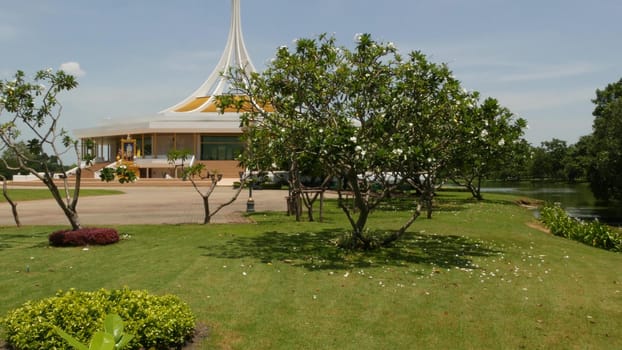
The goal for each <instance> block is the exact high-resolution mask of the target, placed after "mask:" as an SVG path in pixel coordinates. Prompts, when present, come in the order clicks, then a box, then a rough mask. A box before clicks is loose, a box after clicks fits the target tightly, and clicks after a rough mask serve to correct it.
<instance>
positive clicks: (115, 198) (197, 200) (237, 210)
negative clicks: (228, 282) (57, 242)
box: [0, 184, 287, 226]
mask: <svg viewBox="0 0 622 350" xmlns="http://www.w3.org/2000/svg"><path fill="white" fill-rule="evenodd" d="M11 188H17V187H11V186H10V187H9V191H10V189H11ZM89 188H93V187H90V186H89ZM104 188H106V189H117V190H120V191H123V192H124V194H120V195H106V196H95V197H84V196H82V197H80V199H79V202H78V215H79V216H80V222H81V223H82V225H84V226H93V225H122V224H184V223H202V222H203V218H204V209H203V201H202V198H201V196H200V195H199V194H198V193H197V192H196V190H195V189H194V188H193V187H191V186H158V185H157V184H154V186H144V185H142V186H133V184H128V185H120V186H105V187H104ZM203 190H204V191H206V190H207V187H204V188H203ZM9 193H10V192H9ZM234 193H235V191H234V190H233V189H232V187H231V186H219V187H217V188H216V190H215V191H214V193H213V194H212V196H211V197H210V206H211V208H212V210H214V209H216V208H217V207H218V205H219V204H221V203H224V202H226V201H227V200H229V199H231V197H232V196H233V195H234ZM286 196H287V191H280V190H254V191H253V199H254V200H255V210H256V211H283V212H285V210H286V202H285V197H286ZM247 200H248V190H246V189H244V190H243V191H242V193H240V196H239V197H238V199H237V200H236V201H235V202H234V203H233V204H231V205H230V206H227V207H225V208H223V209H222V210H221V211H220V212H218V214H216V216H214V217H213V218H212V222H214V223H226V222H248V221H249V220H248V219H247V218H245V217H244V215H243V214H244V212H245V211H246V202H247ZM17 210H18V213H19V217H20V221H21V223H22V225H66V224H68V223H69V222H68V221H67V218H66V217H65V215H64V214H63V212H62V210H61V209H60V207H59V206H58V204H57V203H56V202H55V201H54V200H52V199H49V200H47V199H46V200H36V201H22V202H18V206H17ZM11 225H15V222H14V220H13V216H12V215H11V208H10V206H9V204H8V203H0V226H11Z"/></svg>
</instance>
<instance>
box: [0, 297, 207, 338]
mask: <svg viewBox="0 0 622 350" xmlns="http://www.w3.org/2000/svg"><path fill="white" fill-rule="evenodd" d="M110 313H116V314H118V315H119V316H120V317H121V318H122V319H123V321H124V330H125V331H126V332H128V333H132V334H134V335H135V337H134V338H133V339H132V341H131V342H130V343H129V344H128V346H127V349H143V348H144V349H152V348H154V349H169V348H181V346H183V345H184V344H185V343H186V342H187V341H189V340H190V339H192V337H193V335H194V329H195V317H194V315H193V314H192V312H191V311H190V308H189V307H188V305H187V304H185V303H184V302H182V301H181V300H180V299H179V298H178V297H177V296H174V295H164V296H155V295H151V294H149V293H147V292H146V291H139V290H130V289H127V288H124V289H120V290H112V291H108V290H105V289H101V290H98V291H95V292H83V291H82V292H81V291H76V290H74V289H70V290H69V291H67V292H62V291H59V292H57V293H56V296H54V297H50V298H46V299H43V300H39V301H28V302H26V303H25V304H24V305H22V306H21V307H20V308H17V309H14V310H12V311H10V312H9V313H8V314H7V316H6V317H5V318H3V319H0V324H1V325H2V326H3V328H4V330H5V332H4V333H5V334H4V336H5V340H6V343H7V345H8V346H9V348H11V349H20V350H29V349H66V348H67V344H66V342H65V341H64V340H63V339H62V338H61V337H60V336H59V335H57V334H56V332H54V330H53V326H58V327H59V328H61V329H62V330H64V331H65V332H67V333H68V334H70V335H71V336H73V337H75V338H76V339H78V340H79V341H81V342H83V343H88V341H89V339H90V338H91V336H92V335H93V333H94V332H96V331H98V330H99V328H100V327H101V325H102V324H103V321H104V319H105V317H106V315H107V314H110Z"/></svg>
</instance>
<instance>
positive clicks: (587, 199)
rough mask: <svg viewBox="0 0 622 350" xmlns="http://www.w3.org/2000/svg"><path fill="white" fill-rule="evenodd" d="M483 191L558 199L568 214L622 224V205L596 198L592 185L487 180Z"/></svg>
mask: <svg viewBox="0 0 622 350" xmlns="http://www.w3.org/2000/svg"><path fill="white" fill-rule="evenodd" d="M482 192H494V193H511V194H516V195H520V196H525V197H530V198H535V199H540V200H544V201H548V202H557V203H560V205H561V206H562V207H563V208H564V209H566V211H567V212H568V214H569V215H571V216H573V217H576V218H580V219H583V220H593V219H598V220H600V221H602V222H606V223H608V224H611V225H616V226H620V225H622V204H621V203H615V204H609V205H608V204H606V203H602V202H599V201H597V200H596V199H595V198H594V195H593V194H592V191H590V188H589V185H588V184H585V183H580V184H552V183H538V182H533V183H532V182H487V183H486V184H485V186H482Z"/></svg>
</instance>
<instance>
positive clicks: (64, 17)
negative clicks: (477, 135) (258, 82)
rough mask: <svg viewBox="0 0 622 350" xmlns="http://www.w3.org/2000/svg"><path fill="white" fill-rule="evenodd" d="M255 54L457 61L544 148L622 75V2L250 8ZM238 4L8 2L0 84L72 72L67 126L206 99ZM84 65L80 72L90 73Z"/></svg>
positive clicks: (323, 2)
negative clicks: (310, 52)
mask: <svg viewBox="0 0 622 350" xmlns="http://www.w3.org/2000/svg"><path fill="white" fill-rule="evenodd" d="M241 4H242V22H243V30H244V37H245V41H246V46H247V48H248V50H249V52H250V55H251V57H252V59H253V62H254V64H255V66H257V68H259V69H261V68H262V67H263V66H264V65H265V63H266V62H268V61H269V60H270V58H272V57H273V56H274V53H275V50H276V48H277V47H279V46H281V45H292V42H293V40H294V39H296V38H301V37H312V36H316V35H317V34H321V33H334V35H335V36H336V37H337V38H338V41H339V43H340V44H343V45H346V46H351V45H352V44H353V40H354V36H355V34H356V33H371V34H372V35H373V37H374V38H375V39H377V40H381V41H391V42H394V43H395V44H396V46H397V47H398V48H399V49H400V51H402V52H404V53H405V52H408V51H411V50H421V51H422V52H424V53H425V54H427V55H428V57H429V58H430V59H431V60H432V61H434V62H438V63H440V62H445V63H447V64H448V65H449V67H450V68H451V69H452V70H453V71H454V74H455V76H456V77H457V78H458V79H460V80H461V81H462V84H463V86H464V87H465V88H466V89H468V90H477V91H480V92H481V93H482V95H483V96H492V97H495V98H497V99H499V100H500V102H501V103H502V104H503V105H504V106H506V107H508V108H510V109H511V110H512V111H513V112H514V113H516V114H517V115H519V116H521V117H523V118H525V119H527V120H528V122H529V129H528V130H527V134H526V138H527V140H528V141H530V142H531V143H532V144H534V145H539V144H540V142H541V141H545V140H550V139H552V138H559V139H562V140H566V141H568V142H569V143H574V142H576V141H577V140H578V138H579V137H580V136H582V135H586V134H589V133H590V132H591V125H592V121H593V117H592V115H591V112H592V110H593V105H592V103H591V99H592V98H593V97H594V93H595V90H596V89H597V88H603V87H605V86H606V85H607V84H609V83H612V82H614V81H617V80H618V79H620V78H621V77H622V45H621V44H620V43H621V40H622V24H621V23H622V22H620V14H622V1H619V0H592V1H585V0H583V1H575V0H538V1H535V0H521V1H510V0H468V1H467V0H384V1H371V0H315V1H309V0H308V1H294V0H261V1H260V0H242V1H241ZM229 19H230V1H229V0H180V1H164V0H107V1H84V0H63V1H61V0H24V1H11V0H0V78H3V79H6V78H10V77H11V76H12V75H13V73H14V72H15V71H16V70H18V69H21V70H24V71H25V72H26V73H27V74H33V73H34V72H35V71H36V70H38V69H44V68H48V67H50V68H54V69H58V68H59V67H61V65H63V64H67V63H70V62H73V64H69V65H66V66H64V67H69V68H66V69H67V70H72V71H74V69H75V72H78V73H79V74H80V76H79V78H78V81H79V83H80V86H79V87H78V89H76V90H74V91H72V92H70V93H68V94H65V95H63V96H61V102H62V103H63V106H64V109H63V117H62V118H61V119H62V124H63V126H64V127H65V128H66V129H68V130H72V129H76V128H84V127H92V126H95V125H97V124H98V123H100V122H101V121H102V120H105V119H107V118H113V119H117V118H123V119H127V118H134V117H135V118H142V117H145V116H148V115H152V114H154V113H157V112H158V111H160V110H162V109H164V108H166V107H169V106H171V105H173V104H175V103H177V102H179V101H181V100H182V99H183V98H185V97H186V96H187V95H189V94H190V93H191V92H193V91H194V90H195V89H196V88H197V87H198V86H199V85H200V84H201V83H202V82H203V81H204V80H205V78H207V76H208V75H209V73H211V71H212V69H213V68H214V66H215V65H216V62H217V61H218V59H219V57H220V54H221V53H222V50H223V49H224V46H225V41H226V38H227V34H228V29H229ZM78 66H79V67H78Z"/></svg>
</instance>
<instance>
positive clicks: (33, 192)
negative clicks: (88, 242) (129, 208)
mask: <svg viewBox="0 0 622 350" xmlns="http://www.w3.org/2000/svg"><path fill="white" fill-rule="evenodd" d="M0 190H1V189H0ZM7 193H8V194H9V198H11V200H13V201H15V202H18V205H19V202H21V201H32V200H38V199H51V198H52V194H51V193H50V190H48V189H47V188H10V189H8V190H7ZM70 193H71V194H72V195H73V190H71V191H70ZM121 193H123V191H117V190H101V189H92V188H83V189H81V190H80V197H83V196H84V197H88V196H104V195H112V194H121ZM4 202H6V198H4V196H3V195H0V203H4Z"/></svg>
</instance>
